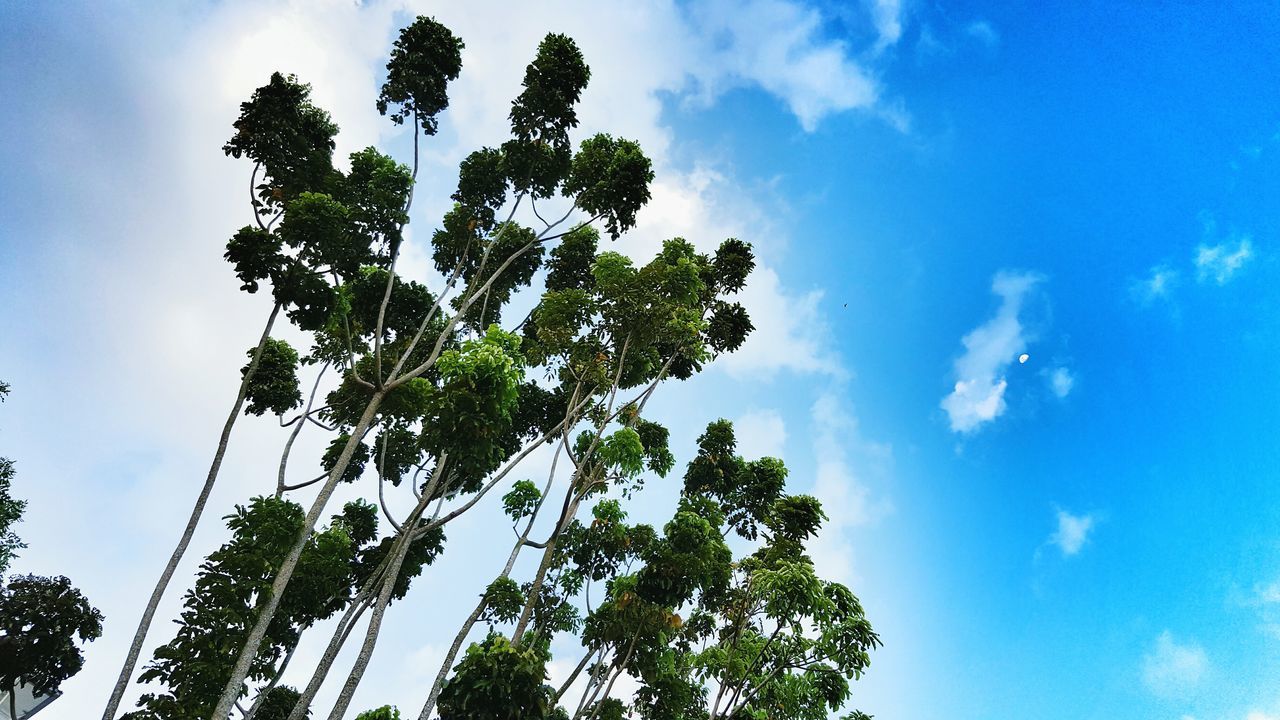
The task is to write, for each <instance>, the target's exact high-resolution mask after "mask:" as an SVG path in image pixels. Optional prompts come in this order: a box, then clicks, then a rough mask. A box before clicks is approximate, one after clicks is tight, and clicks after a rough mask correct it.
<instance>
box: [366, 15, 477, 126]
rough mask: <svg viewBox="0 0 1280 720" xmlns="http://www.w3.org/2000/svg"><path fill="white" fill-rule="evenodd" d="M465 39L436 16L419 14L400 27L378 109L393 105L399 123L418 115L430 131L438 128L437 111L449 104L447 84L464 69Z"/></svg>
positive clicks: (417, 118) (393, 119) (418, 120)
mask: <svg viewBox="0 0 1280 720" xmlns="http://www.w3.org/2000/svg"><path fill="white" fill-rule="evenodd" d="M462 48H463V43H462V41H461V40H459V39H458V38H457V37H455V36H454V34H453V33H452V32H450V31H449V29H448V28H446V27H445V26H444V25H441V24H440V23H438V22H436V21H435V20H434V19H433V18H427V17H422V16H418V17H417V18H416V19H415V20H414V21H413V23H411V24H410V25H409V26H408V27H406V28H404V29H403V30H401V31H400V37H399V38H398V39H396V42H395V46H394V47H393V48H392V50H391V59H390V60H388V61H387V81H386V83H384V84H383V86H382V92H381V93H380V94H379V95H378V112H380V113H382V114H383V115H386V114H387V110H388V109H390V107H391V106H392V105H399V106H400V107H399V109H398V110H396V111H394V112H392V113H391V121H392V122H394V123H395V124H397V125H400V124H402V123H403V122H404V121H405V120H406V119H407V118H415V119H416V120H417V122H418V123H420V124H421V125H422V131H423V132H424V133H426V134H427V135H434V134H435V132H436V115H438V114H440V112H442V111H443V110H444V109H445V108H446V107H448V106H449V97H448V95H447V93H446V88H447V86H448V84H449V81H451V80H456V79H457V78H458V73H459V72H461V71H462Z"/></svg>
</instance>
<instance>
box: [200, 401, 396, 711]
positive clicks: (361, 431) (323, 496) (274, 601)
mask: <svg viewBox="0 0 1280 720" xmlns="http://www.w3.org/2000/svg"><path fill="white" fill-rule="evenodd" d="M384 394H385V391H383V390H378V391H375V392H374V394H373V396H372V398H370V400H369V405H368V407H366V408H365V411H364V414H363V415H362V416H361V417H360V420H359V422H358V423H356V426H355V428H354V429H353V430H352V431H351V438H350V439H349V440H348V441H347V444H346V446H345V447H344V448H342V454H341V455H340V456H339V457H338V462H337V463H335V464H334V466H333V469H332V470H330V471H329V478H328V479H327V480H326V481H325V483H324V485H323V486H322V487H321V489H320V493H319V494H318V495H317V496H316V499H315V501H314V502H312V503H311V509H310V510H308V511H307V519H306V522H305V523H304V525H303V527H302V530H301V532H299V533H298V537H297V539H296V540H294V543H293V548H292V549H291V550H290V551H289V555H288V556H287V557H285V559H284V562H283V563H281V564H280V570H279V571H278V572H277V573H276V579H275V581H274V582H273V583H272V584H271V592H270V594H268V596H267V599H266V604H265V605H264V606H263V607H262V609H261V610H260V611H259V612H258V618H257V620H256V621H255V622H254V625H253V629H252V630H250V632H249V636H248V638H246V639H245V642H244V645H243V647H241V648H240V656H239V657H238V658H237V659H236V664H235V666H234V667H233V668H232V671H231V677H229V678H227V684H226V685H225V686H224V687H223V690H222V697H221V698H219V699H218V704H217V706H215V707H214V710H213V714H212V715H210V720H226V719H227V718H228V717H229V716H230V715H231V708H232V707H233V706H234V705H235V702H236V699H237V698H239V697H240V689H241V687H242V686H243V684H244V680H245V678H246V677H248V675H249V666H250V665H252V664H253V659H254V658H255V657H257V655H258V650H259V648H260V647H261V646H262V641H263V639H264V638H265V637H266V635H267V627H268V626H269V625H270V624H271V620H272V618H274V617H275V614H276V608H278V607H279V606H280V598H281V596H282V595H283V594H284V590H285V588H286V587H288V585H289V581H290V580H291V579H292V578H293V571H294V569H295V568H297V566H298V558H299V557H301V556H302V550H303V548H305V547H306V546H307V540H309V539H310V537H311V533H312V531H313V530H315V527H316V523H317V522H319V521H320V515H321V514H322V513H323V512H324V508H325V506H326V505H327V504H328V503H329V497H330V496H332V495H333V490H334V488H335V487H337V485H338V480H339V478H341V477H342V474H343V473H344V472H346V470H347V466H348V465H349V464H350V463H351V458H352V456H353V455H355V451H356V445H358V444H359V443H360V442H361V441H362V440H363V439H364V435H365V433H366V432H368V430H369V426H370V425H372V424H373V420H374V418H375V417H376V416H377V414H378V406H379V405H381V404H382V398H383V396H384Z"/></svg>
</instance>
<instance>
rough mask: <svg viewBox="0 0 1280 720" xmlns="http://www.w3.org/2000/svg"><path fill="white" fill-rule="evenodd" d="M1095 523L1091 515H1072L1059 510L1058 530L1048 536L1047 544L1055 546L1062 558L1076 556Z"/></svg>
mask: <svg viewBox="0 0 1280 720" xmlns="http://www.w3.org/2000/svg"><path fill="white" fill-rule="evenodd" d="M1096 522H1097V519H1096V518H1095V517H1094V516H1093V515H1089V514H1085V515H1072V514H1071V513H1069V512H1067V511H1066V510H1059V511H1058V529H1057V530H1056V531H1054V533H1053V534H1052V535H1050V536H1049V543H1050V544H1052V545H1055V546H1057V548H1058V549H1059V550H1061V551H1062V556H1063V557H1070V556H1072V555H1076V554H1078V553H1079V552H1080V549H1081V548H1083V547H1084V544H1085V542H1086V541H1087V540H1088V539H1089V532H1090V531H1092V530H1093V527H1094V525H1095V524H1096Z"/></svg>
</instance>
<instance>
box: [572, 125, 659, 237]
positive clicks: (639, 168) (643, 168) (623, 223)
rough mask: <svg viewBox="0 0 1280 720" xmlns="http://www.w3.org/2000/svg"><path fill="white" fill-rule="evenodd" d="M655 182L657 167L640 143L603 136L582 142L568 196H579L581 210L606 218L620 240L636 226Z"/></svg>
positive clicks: (577, 199) (574, 158) (574, 163)
mask: <svg viewBox="0 0 1280 720" xmlns="http://www.w3.org/2000/svg"><path fill="white" fill-rule="evenodd" d="M652 181H653V167H652V165H651V164H650V162H649V158H647V157H645V155H644V152H642V151H641V150H640V146H639V145H638V144H636V143H635V142H632V141H631V140H615V139H614V138H613V137H612V136H610V135H606V134H603V133H601V134H599V135H596V136H594V137H591V138H588V139H586V140H584V141H583V142H582V147H581V148H579V150H578V154H577V155H575V156H574V157H573V163H572V167H571V169H570V172H569V178H568V179H567V180H566V181H565V185H564V193H565V195H569V196H575V198H576V202H577V204H578V207H580V208H582V209H583V210H586V211H587V212H589V213H591V214H592V215H594V216H599V217H603V218H604V220H605V227H606V228H607V229H608V231H609V235H610V237H612V238H613V239H615V240H616V239H617V238H618V236H619V235H621V234H622V233H624V232H626V231H627V230H630V229H631V228H632V227H633V226H634V225H635V224H636V213H637V212H639V210H640V208H641V207H644V204H645V203H647V202H649V183H650V182H652Z"/></svg>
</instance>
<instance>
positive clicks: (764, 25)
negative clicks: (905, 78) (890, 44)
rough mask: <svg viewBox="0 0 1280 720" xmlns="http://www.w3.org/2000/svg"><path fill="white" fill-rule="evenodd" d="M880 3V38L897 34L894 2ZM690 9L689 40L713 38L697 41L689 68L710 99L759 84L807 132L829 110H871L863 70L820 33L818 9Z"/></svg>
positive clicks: (761, 1) (722, 1)
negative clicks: (697, 48) (693, 33)
mask: <svg viewBox="0 0 1280 720" xmlns="http://www.w3.org/2000/svg"><path fill="white" fill-rule="evenodd" d="M881 4H882V5H884V11H883V13H882V12H881V11H880V9H879V5H878V6H877V10H876V14H875V17H874V21H875V22H876V23H877V27H878V29H879V31H880V33H881V37H886V35H884V33H890V34H892V33H894V32H897V33H901V27H900V26H899V27H898V28H897V29H896V30H895V29H894V25H893V22H894V20H893V18H896V17H897V13H896V10H895V6H896V4H897V3H896V2H894V1H893V0H885V1H884V2H883V3H881ZM690 15H691V17H692V19H693V24H694V26H695V29H696V30H697V31H698V32H697V34H696V36H695V37H694V38H693V39H694V40H695V41H697V40H698V38H716V42H715V43H714V44H712V43H710V42H698V45H699V46H700V49H701V50H702V53H701V57H699V58H697V59H698V60H699V61H700V64H698V65H692V66H691V67H690V70H691V72H692V73H693V75H694V77H696V78H697V79H698V81H699V84H700V85H701V87H702V89H703V91H704V93H706V94H707V97H709V98H711V97H715V96H717V95H719V94H720V93H721V92H723V91H724V90H729V89H732V88H733V87H735V86H736V85H741V84H753V85H758V86H759V87H760V88H762V89H764V90H765V91H766V92H769V93H771V94H773V95H776V96H778V97H780V98H782V99H783V101H785V102H786V104H787V106H788V108H789V109H790V110H791V112H792V113H793V114H795V116H796V118H797V119H798V120H799V121H800V125H801V127H803V128H804V129H805V130H806V131H810V132H811V131H813V130H815V129H816V128H817V126H818V123H819V122H820V121H821V120H822V119H823V118H824V117H826V116H827V115H830V114H832V113H837V112H841V111H845V110H853V109H871V108H873V107H875V106H876V104H877V101H878V100H879V99H880V87H879V85H878V84H877V82H876V80H875V78H874V76H873V74H872V73H871V72H870V71H869V70H868V68H866V67H863V65H862V64H860V63H859V62H858V61H855V60H854V59H853V58H852V57H851V55H850V53H849V50H848V48H847V47H846V45H845V43H843V42H841V41H838V40H832V39H829V38H826V37H825V36H824V33H823V32H822V23H823V18H822V15H821V14H820V13H819V12H818V11H817V10H814V9H812V8H808V7H804V6H802V5H799V4H797V3H793V2H784V1H783V0H747V1H746V2H728V1H727V0H718V1H715V2H709V3H705V4H700V5H697V6H696V7H694V8H692V9H691V10H690ZM881 23H883V25H881ZM895 39H896V38H895Z"/></svg>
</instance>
